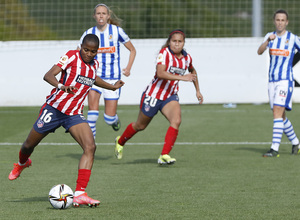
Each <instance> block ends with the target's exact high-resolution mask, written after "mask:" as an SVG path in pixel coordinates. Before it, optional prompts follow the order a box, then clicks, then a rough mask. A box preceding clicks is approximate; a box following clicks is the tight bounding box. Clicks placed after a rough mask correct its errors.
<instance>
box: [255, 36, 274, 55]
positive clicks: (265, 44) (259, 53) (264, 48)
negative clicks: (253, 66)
mask: <svg viewBox="0 0 300 220" xmlns="http://www.w3.org/2000/svg"><path fill="white" fill-rule="evenodd" d="M275 38H276V35H275V34H271V35H269V36H268V38H267V39H266V40H265V41H264V42H263V43H262V44H261V45H260V46H259V48H258V50H257V54H258V55H262V54H263V53H264V52H265V50H266V49H267V47H268V45H269V42H270V41H272V40H274V39H275Z"/></svg>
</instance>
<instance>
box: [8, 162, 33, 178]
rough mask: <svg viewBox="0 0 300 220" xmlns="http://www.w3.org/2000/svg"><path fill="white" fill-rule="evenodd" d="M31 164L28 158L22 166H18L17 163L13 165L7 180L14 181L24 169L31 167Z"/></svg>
mask: <svg viewBox="0 0 300 220" xmlns="http://www.w3.org/2000/svg"><path fill="white" fill-rule="evenodd" d="M31 163H32V161H31V159H30V158H28V160H27V161H26V163H25V164H23V165H20V164H19V163H14V168H13V170H12V171H11V172H10V174H9V175H8V179H9V180H15V179H17V178H18V177H19V176H20V174H21V173H22V171H23V170H24V169H25V168H27V167H30V166H31Z"/></svg>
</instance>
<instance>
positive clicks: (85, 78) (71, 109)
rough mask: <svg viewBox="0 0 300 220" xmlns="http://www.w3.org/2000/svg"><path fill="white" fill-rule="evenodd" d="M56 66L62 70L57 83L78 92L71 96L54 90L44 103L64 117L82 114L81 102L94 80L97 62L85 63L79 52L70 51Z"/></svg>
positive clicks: (56, 89)
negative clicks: (73, 88)
mask: <svg viewBox="0 0 300 220" xmlns="http://www.w3.org/2000/svg"><path fill="white" fill-rule="evenodd" d="M56 65H57V66H59V67H60V68H62V73H61V77H60V80H59V82H60V83H62V84H63V85H65V86H75V87H76V88H77V89H78V90H73V92H74V93H75V94H74V95H73V94H69V93H67V92H64V91H62V90H60V89H58V88H54V89H52V91H51V94H50V95H49V96H47V101H46V103H47V104H48V105H51V106H52V107H54V108H56V109H57V110H59V111H61V112H62V113H64V114H66V115H77V114H82V109H83V106H84V104H83V102H84V100H85V98H86V96H87V94H88V93H89V90H90V89H91V88H92V85H93V84H94V82H95V80H96V76H97V69H98V67H99V63H98V61H97V60H93V61H92V62H90V63H85V62H84V61H83V60H82V58H81V56H80V51H78V50H70V51H68V52H67V53H66V54H65V55H64V56H62V57H61V58H60V60H59V62H58V63H57V64H56Z"/></svg>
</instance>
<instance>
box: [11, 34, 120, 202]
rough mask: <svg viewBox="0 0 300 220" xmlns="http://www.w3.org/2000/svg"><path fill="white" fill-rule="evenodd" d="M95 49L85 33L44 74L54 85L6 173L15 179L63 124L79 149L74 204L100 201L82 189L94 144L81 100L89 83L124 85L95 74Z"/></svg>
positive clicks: (96, 45) (96, 43)
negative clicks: (77, 45)
mask: <svg viewBox="0 0 300 220" xmlns="http://www.w3.org/2000/svg"><path fill="white" fill-rule="evenodd" d="M98 48H99V39H98V37H97V36H95V35H93V34H88V35H86V37H85V38H84V40H83V43H82V48H81V50H80V51H78V50H76V51H74V50H72V51H68V52H67V53H66V54H65V55H64V56H62V57H61V59H60V61H59V62H58V63H57V64H56V65H54V66H53V67H52V68H51V69H50V70H49V71H48V72H47V73H46V74H45V76H44V80H45V81H47V82H48V83H49V84H51V85H52V86H54V87H55V88H54V89H53V90H52V91H51V94H50V95H49V96H48V97H47V101H46V103H45V104H44V105H43V106H42V108H41V111H40V114H39V116H38V118H37V120H36V122H35V123H34V125H33V128H32V129H31V131H30V133H29V135H28V137H27V139H26V141H25V142H24V143H23V145H22V147H21V149H20V152H19V162H18V163H15V164H14V168H13V170H12V171H11V172H10V174H9V176H8V178H9V180H14V179H16V178H18V177H19V176H20V174H21V172H22V171H23V169H24V168H26V167H29V166H31V159H30V158H29V157H30V155H31V154H32V152H33V151H34V148H35V147H36V146H37V145H38V144H39V142H40V141H41V140H42V139H43V138H44V137H46V136H47V135H48V134H49V133H50V132H54V131H55V130H56V129H57V128H58V127H60V126H63V127H64V128H65V129H66V132H70V134H71V135H72V137H73V138H74V139H75V140H76V141H77V142H78V144H79V145H80V146H81V147H82V149H83V154H82V157H81V159H80V162H79V166H78V178H77V185H76V189H75V194H74V199H73V204H74V206H78V205H80V204H82V205H89V206H97V205H99V204H100V201H98V200H94V199H92V198H90V197H88V196H87V194H86V192H85V188H86V187H87V184H88V182H89V179H90V175H91V170H92V166H93V162H94V154H95V151H96V145H95V141H94V137H93V133H92V131H91V129H90V127H89V125H88V123H87V121H86V119H85V118H84V116H83V115H82V108H83V101H84V99H85V98H86V96H87V94H88V92H89V91H90V89H91V87H92V85H93V84H96V85H97V86H101V87H104V88H107V89H111V90H116V89H118V88H120V87H121V86H122V85H123V84H124V83H123V82H122V81H121V80H120V81H118V82H116V84H114V85H111V84H109V83H106V82H104V81H103V80H102V79H101V78H100V77H98V76H97V74H96V71H97V68H98V66H99V63H98V61H96V60H94V57H95V56H96V54H97V51H98ZM59 73H61V77H60V80H59V81H58V80H57V79H56V75H58V74H59Z"/></svg>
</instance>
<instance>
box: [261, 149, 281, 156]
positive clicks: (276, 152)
mask: <svg viewBox="0 0 300 220" xmlns="http://www.w3.org/2000/svg"><path fill="white" fill-rule="evenodd" d="M279 156H280V155H279V153H278V151H275V150H273V149H270V150H268V151H267V153H265V154H263V157H279Z"/></svg>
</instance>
